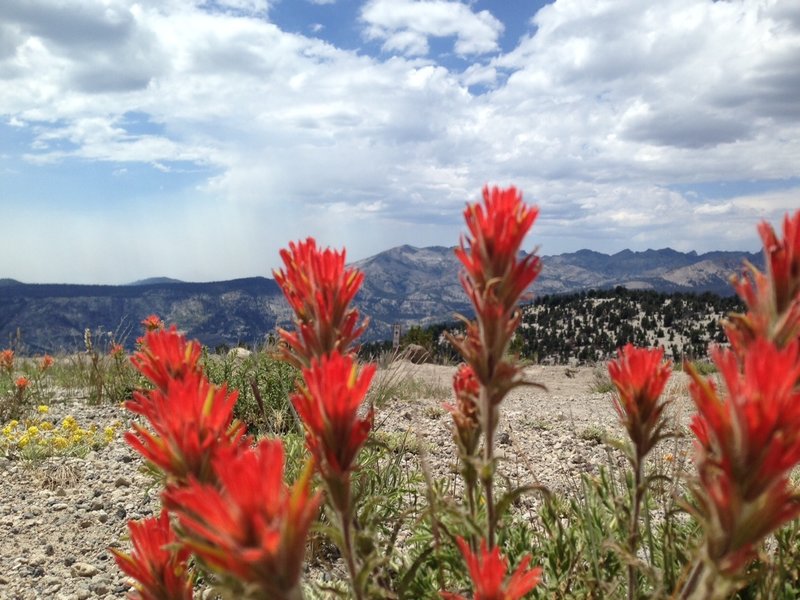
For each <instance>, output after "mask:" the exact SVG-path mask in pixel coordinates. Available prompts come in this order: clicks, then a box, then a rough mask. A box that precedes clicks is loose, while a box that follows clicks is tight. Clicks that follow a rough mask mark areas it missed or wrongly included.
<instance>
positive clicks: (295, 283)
mask: <svg viewBox="0 0 800 600" xmlns="http://www.w3.org/2000/svg"><path fill="white" fill-rule="evenodd" d="M281 258H282V259H283V264H284V266H285V268H284V269H281V270H276V271H273V275H274V276H275V281H276V282H277V283H278V285H279V286H280V287H281V289H282V290H283V293H284V295H285V296H286V299H287V300H288V301H289V305H290V306H291V307H292V309H293V310H294V312H295V315H296V318H297V328H298V331H297V332H296V333H290V332H288V331H284V330H281V331H280V334H281V337H282V338H283V339H284V340H285V341H286V343H287V344H288V345H289V347H290V348H291V349H292V350H293V351H294V352H293V353H290V352H287V353H286V357H287V359H289V360H290V362H292V363H293V364H295V366H298V367H308V366H309V364H310V363H311V359H312V358H314V357H316V358H319V357H321V356H323V355H326V354H330V353H331V352H333V351H334V350H338V351H339V352H341V353H343V354H344V353H347V352H348V351H349V347H350V345H351V344H352V343H353V341H354V340H355V339H356V338H357V337H358V336H360V335H361V334H362V333H363V332H364V330H365V329H366V322H364V323H362V324H361V325H360V326H359V325H358V318H359V315H358V311H357V310H355V309H354V308H350V303H351V302H352V300H353V298H354V297H355V295H356V293H357V292H358V289H359V288H360V287H361V283H362V281H363V280H364V275H363V273H361V272H359V271H358V270H357V269H348V268H346V267H345V251H344V250H342V251H341V252H337V251H335V250H331V249H330V248H326V249H325V250H321V249H319V248H317V244H316V242H315V241H314V239H313V238H308V239H306V241H304V242H298V243H290V244H289V249H288V250H281Z"/></svg>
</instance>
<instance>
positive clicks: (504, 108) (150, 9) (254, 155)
mask: <svg viewBox="0 0 800 600" xmlns="http://www.w3.org/2000/svg"><path fill="white" fill-rule="evenodd" d="M285 1H286V0H285ZM316 1H317V2H319V0H316ZM269 5H270V3H269V2H263V1H261V2H259V1H250V0H241V1H239V0H231V1H229V2H219V1H217V2H213V3H212V2H201V1H199V0H164V1H157V0H140V1H139V2H133V0H103V1H100V0H80V1H78V0H71V1H61V0H59V1H56V0H10V1H5V2H0V120H2V122H3V123H4V125H0V127H6V128H7V129H8V130H13V133H14V136H15V140H20V141H19V144H18V146H17V148H23V150H22V151H19V152H18V153H17V154H15V155H14V159H15V162H13V164H12V163H10V162H7V164H2V163H0V168H2V169H3V170H4V173H11V172H14V173H18V172H21V171H24V167H25V164H24V161H27V162H28V163H29V164H28V168H32V169H41V170H42V171H41V172H42V173H47V172H48V171H47V169H56V168H58V166H59V165H64V166H65V167H64V168H68V167H69V165H71V164H74V162H75V161H77V163H78V164H96V165H105V166H106V167H107V168H108V172H109V173H112V172H116V173H117V176H116V177H115V180H116V181H122V180H123V178H124V177H126V176H130V173H133V172H135V171H136V168H135V167H138V166H141V165H148V166H149V167H148V168H151V169H153V171H157V172H159V173H160V172H161V171H169V173H170V174H173V175H174V174H179V173H181V172H184V171H186V170H187V169H189V170H193V172H194V173H196V176H195V177H193V178H192V179H191V181H190V182H189V183H187V184H186V186H185V187H184V189H182V190H181V194H180V197H179V198H170V197H167V196H163V195H158V196H157V198H158V205H159V206H161V205H163V206H165V207H167V206H169V207H173V208H171V209H170V210H169V211H166V210H165V212H169V214H170V215H173V216H176V218H178V215H181V214H183V212H185V211H191V210H192V207H193V206H197V207H202V210H199V209H198V212H197V214H196V215H195V217H194V218H193V220H192V223H191V225H192V227H195V228H196V229H197V230H198V231H202V232H205V233H207V234H208V235H213V233H214V232H215V231H220V230H224V231H236V230H241V231H244V232H246V233H245V234H243V235H238V236H234V239H236V240H237V242H241V243H242V244H243V245H245V244H247V243H249V242H247V240H255V239H260V240H267V241H260V242H259V246H258V252H259V253H260V254H261V255H262V256H277V248H279V247H280V246H282V245H284V244H285V243H286V241H287V240H288V239H292V238H296V237H302V236H305V235H309V234H311V235H317V236H318V237H319V238H320V239H321V240H323V241H325V242H326V243H331V244H334V245H342V244H345V243H347V244H348V246H350V247H351V248H352V249H351V256H353V258H360V257H363V256H366V255H368V254H371V253H374V252H376V251H379V250H382V249H385V248H386V247H387V246H389V245H392V244H395V243H397V244H399V243H416V244H418V245H426V244H449V243H453V242H455V240H456V239H457V234H458V230H459V228H460V222H459V221H460V209H461V208H462V207H463V203H464V201H465V200H468V199H475V198H477V196H478V191H479V189H480V187H481V186H482V185H483V184H484V183H486V182H490V183H497V184H501V185H508V184H511V183H515V184H517V185H518V186H519V187H520V188H522V189H523V190H525V192H526V197H527V198H528V199H529V200H531V201H536V202H538V203H539V204H540V205H541V207H542V213H541V214H542V216H541V219H540V222H539V223H537V226H536V234H535V235H536V236H539V238H538V239H540V240H541V243H542V246H543V251H545V252H548V253H556V252H561V251H565V250H574V249H577V248H579V247H584V246H587V245H588V246H591V247H593V248H594V249H598V250H604V251H614V250H619V249H621V248H624V247H628V246H633V247H637V248H641V247H645V248H646V247H660V246H667V245H670V246H673V247H676V248H679V249H691V248H696V249H712V248H714V247H728V248H730V247H735V246H736V244H739V245H740V246H741V244H747V245H748V247H754V246H755V245H756V237H755V233H754V231H755V230H754V223H755V221H756V220H757V219H759V218H767V219H770V220H774V219H777V218H778V217H779V216H780V213H781V212H782V211H785V210H788V209H791V208H798V207H800V197H799V196H798V194H797V190H796V189H793V190H792V191H791V192H786V193H779V192H774V191H771V192H769V193H764V194H756V193H753V194H749V195H748V196H741V197H726V198H706V197H704V196H703V195H702V193H698V194H691V193H689V191H687V190H691V189H692V186H695V185H701V184H704V183H708V182H719V181H730V182H733V183H735V182H736V181H764V180H787V181H791V180H792V179H793V178H797V177H798V176H800V173H799V172H798V165H799V164H800V108H798V107H800V103H798V102H797V98H798V94H799V93H800V76H799V75H798V72H799V71H798V69H797V68H796V65H797V64H800V10H799V9H797V8H795V7H794V4H792V3H785V2H771V1H767V0H765V1H764V2H758V3H756V2H748V1H745V2H736V3H731V2H711V1H710V0H709V1H701V2H687V1H686V0H664V1H663V2H659V3H642V2H639V1H638V0H624V1H620V2H581V1H578V0H557V1H556V2H555V3H553V4H550V5H547V6H545V7H544V8H543V9H541V10H540V11H539V12H538V13H536V14H535V15H532V14H531V15H529V16H530V17H531V18H532V21H531V24H532V28H531V32H530V33H529V34H528V35H526V36H525V37H523V38H522V39H521V40H520V41H519V43H518V44H517V45H516V46H515V47H514V48H513V49H512V50H510V51H509V52H505V53H503V52H501V51H500V50H499V48H498V40H499V39H500V35H501V34H502V31H503V27H502V24H501V23H500V21H499V20H498V19H497V18H496V17H494V16H493V15H492V14H490V13H489V12H488V11H485V10H484V11H480V12H478V11H475V10H474V9H473V7H472V5H470V4H467V3H465V2H455V1H453V0H447V1H446V0H424V1H422V0H420V1H416V2H413V1H411V0H369V1H367V2H365V3H364V4H363V7H362V9H361V11H360V13H359V18H360V21H359V23H358V24H354V25H360V26H362V27H363V28H364V33H365V35H366V36H368V37H369V38H370V39H374V40H378V41H379V42H381V43H382V44H383V46H384V50H385V51H386V53H384V54H378V55H376V56H370V55H369V54H368V53H367V52H366V51H365V50H363V49H361V50H346V49H342V48H339V47H336V46H335V45H333V44H331V43H328V42H325V41H323V40H321V39H318V38H315V37H309V36H304V35H299V34H297V33H290V32H287V31H284V30H282V29H281V27H280V26H279V25H278V24H276V23H275V22H271V21H270V20H269V14H270V13H269V8H270V6H269ZM316 18H317V16H315V19H316ZM309 25H311V24H309ZM432 38H452V39H453V40H454V43H453V49H454V52H456V53H457V54H460V55H462V57H467V58H469V61H466V65H465V66H464V67H463V68H456V67H453V66H446V65H445V64H443V63H442V62H441V60H440V59H439V58H438V57H429V56H428V54H429V50H430V46H429V44H430V42H431V40H432ZM470 63H471V64H470ZM131 115H138V116H137V117H136V118H133V119H132V118H131ZM0 133H2V132H0ZM23 140H24V141H23ZM0 151H2V152H3V155H0V156H7V155H8V153H9V152H10V150H9V148H8V147H6V146H0ZM3 160H6V159H5V158H3ZM71 161H73V162H71ZM31 164H33V165H35V166H33V167H31V166H30V165H31ZM126 169H127V171H126ZM734 187H735V186H734ZM786 187H787V188H790V187H792V186H791V185H788V184H787V186H786ZM15 189H16V188H15ZM676 189H680V190H683V191H676ZM148 193H150V192H148ZM735 195H736V194H735V192H732V193H731V194H729V196H735ZM14 198H16V199H14ZM14 198H11V197H10V196H8V202H15V203H16V204H15V205H16V206H23V205H24V204H25V202H26V201H27V196H25V194H24V193H23V192H21V191H16V192H15V196H14ZM4 200H5V198H4ZM147 201H148V202H155V200H153V197H149V199H147ZM126 202H127V203H130V204H131V206H135V205H136V203H137V202H144V200H142V199H141V198H136V197H133V196H127V195H125V193H123V192H120V196H119V198H118V199H115V201H114V202H113V203H112V202H111V201H109V205H111V204H114V205H115V206H118V205H120V204H124V203H126ZM758 207H761V208H760V209H759V208H758ZM764 207H767V208H764ZM131 210H133V209H131ZM759 211H760V212H759ZM103 218H104V219H105V220H104V221H103V223H104V224H107V223H108V222H109V221H113V219H114V217H112V216H104V217H103ZM221 219H222V220H224V221H225V223H226V224H225V226H224V227H223V226H218V225H219V222H220V220H221ZM33 222H35V221H27V220H19V221H15V225H14V227H15V228H18V231H19V232H20V235H28V236H34V235H36V233H35V231H34V230H33V229H32V228H31V227H32V226H31V225H27V224H26V223H33ZM68 222H71V221H68ZM75 222H76V223H77V221H75ZM255 224H258V225H255ZM120 227H122V226H120ZM112 229H113V228H112ZM115 231H117V230H115ZM120 231H121V229H120V230H119V231H117V233H116V234H115V235H116V236H117V237H119V235H121V233H120ZM182 232H184V233H182ZM184 234H185V235H187V236H188V235H189V234H188V233H185V227H181V228H179V229H178V230H177V232H176V233H175V236H176V240H175V242H174V245H175V246H176V247H177V246H178V245H179V244H180V243H181V240H180V236H181V235H184ZM193 235H194V234H193ZM54 239H55V238H54ZM192 239H193V240H194V239H195V238H194V237H193V238H192ZM751 241H752V243H751ZM164 244H166V242H163V243H160V245H158V247H159V252H162V253H163V252H164V251H165V250H164V248H165V246H164ZM701 245H702V246H701ZM192 248H194V249H195V250H196V251H197V252H199V253H200V257H197V258H196V260H197V262H199V263H203V262H205V264H207V265H209V268H211V265H214V268H215V269H217V268H222V267H220V266H219V264H220V263H219V261H217V260H216V258H214V257H213V256H212V254H213V253H214V251H215V246H214V245H212V244H208V245H207V246H202V245H200V244H195V242H194V241H193V242H192ZM120 252H122V250H120ZM153 256H156V254H154V255H153ZM237 256H239V258H240V260H241V261H243V264H246V265H247V266H248V267H249V268H255V266H254V265H255V264H256V262H257V261H256V260H255V259H254V258H253V251H252V248H250V247H249V246H247V247H246V248H244V249H243V250H242V251H241V252H240V253H239V254H238V255H237ZM15 260H16V259H15ZM131 260H133V259H131ZM136 260H137V261H138V260H144V259H143V258H142V257H141V256H138V255H137V257H136ZM259 260H261V261H262V264H264V268H263V269H262V270H260V271H258V272H261V273H264V274H266V273H268V272H269V271H268V268H269V267H270V266H272V265H271V264H269V263H268V260H269V259H266V258H261V259H259ZM38 262H39V263H41V262H42V261H38ZM31 264H33V263H31ZM65 264H66V263H65ZM60 268H66V267H64V265H61V267H60ZM8 270H9V266H8V265H7V264H4V263H0V275H4V274H5V273H6V272H7V271H8ZM160 271H164V269H160V270H159V272H160ZM251 272H252V271H251ZM149 274H152V273H138V274H137V276H138V275H141V276H147V275H149ZM167 274H170V275H174V276H182V277H183V276H185V275H182V274H179V273H177V272H174V273H173V272H170V273H167ZM225 275H226V273H224V272H220V273H218V274H216V275H213V274H208V275H207V277H216V278H219V277H221V276H225ZM195 276H197V277H202V275H199V274H196V275H195ZM20 278H22V279H26V277H25V276H24V274H23V276H22V277H20ZM133 278H135V277H132V278H131V279H133ZM125 279H127V278H125ZM123 280H124V279H123Z"/></svg>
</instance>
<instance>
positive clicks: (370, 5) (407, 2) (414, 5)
mask: <svg viewBox="0 0 800 600" xmlns="http://www.w3.org/2000/svg"><path fill="white" fill-rule="evenodd" d="M361 20H362V21H363V22H364V23H365V25H366V29H365V32H364V33H365V35H366V37H367V38H368V39H378V40H384V42H383V49H384V50H385V51H387V52H399V53H401V54H406V55H409V56H418V55H425V54H427V53H428V38H430V37H455V38H456V41H455V45H454V50H455V52H456V54H458V55H461V56H468V55H476V54H485V53H487V52H494V51H496V50H497V49H498V45H497V39H498V37H499V36H500V34H501V33H502V31H503V24H502V23H501V22H500V21H499V20H498V19H497V18H495V17H494V16H493V15H492V14H491V13H490V12H489V11H488V10H482V11H480V12H477V13H476V12H473V11H472V9H471V8H470V7H469V6H467V5H466V4H462V3H461V2H458V1H455V0H369V2H367V3H366V4H365V6H364V7H363V8H362V10H361Z"/></svg>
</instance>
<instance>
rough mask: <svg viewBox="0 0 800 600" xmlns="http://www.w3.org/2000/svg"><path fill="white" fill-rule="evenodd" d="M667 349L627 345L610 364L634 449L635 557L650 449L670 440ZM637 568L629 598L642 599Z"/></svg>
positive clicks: (631, 544) (617, 404)
mask: <svg viewBox="0 0 800 600" xmlns="http://www.w3.org/2000/svg"><path fill="white" fill-rule="evenodd" d="M663 358H664V350H663V348H657V349H650V348H636V347H635V346H633V345H632V344H626V345H625V346H624V347H622V348H620V349H619V351H618V353H617V358H616V359H614V360H612V361H611V362H609V363H608V374H609V376H610V377H611V381H612V383H613V384H614V386H615V387H616V388H617V394H616V395H615V396H614V408H615V409H616V411H617V415H618V416H619V420H620V423H622V426H623V427H625V429H626V430H627V432H628V436H629V437H630V438H631V442H632V443H633V448H632V450H631V451H630V452H629V454H628V460H630V462H631V466H632V467H633V471H634V479H633V494H632V498H631V511H630V515H631V519H630V524H629V529H628V551H629V552H630V553H631V555H635V554H636V551H637V548H638V544H639V515H640V511H641V505H642V501H643V499H644V494H645V491H646V489H647V480H646V479H645V477H644V459H645V457H646V456H647V454H648V453H649V452H650V450H652V449H653V447H654V446H655V445H656V444H657V443H658V442H659V441H660V440H662V439H664V438H665V437H666V434H664V433H663V430H664V427H666V424H667V422H666V419H665V418H664V408H665V407H666V406H667V402H666V401H664V402H661V401H659V397H660V396H661V392H663V391H664V386H665V385H666V383H667V380H668V379H669V376H670V373H671V371H672V369H671V367H672V365H671V363H669V362H663ZM637 587H638V576H637V569H636V565H634V564H633V563H629V564H628V598H629V599H633V598H637V597H638V590H637Z"/></svg>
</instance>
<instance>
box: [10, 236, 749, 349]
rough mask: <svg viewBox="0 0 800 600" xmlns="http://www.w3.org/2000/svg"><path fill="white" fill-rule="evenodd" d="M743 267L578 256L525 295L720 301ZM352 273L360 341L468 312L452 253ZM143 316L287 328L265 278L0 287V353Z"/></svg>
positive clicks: (68, 339) (236, 331) (650, 256)
mask: <svg viewBox="0 0 800 600" xmlns="http://www.w3.org/2000/svg"><path fill="white" fill-rule="evenodd" d="M743 260H748V261H750V262H753V263H754V264H756V265H758V266H760V265H761V256H760V255H759V254H754V253H748V252H709V253H705V254H697V253H695V252H688V253H684V252H678V251H675V250H672V249H669V248H665V249H662V250H647V251H644V252H632V251H630V250H624V251H622V252H618V253H617V254H613V255H608V254H603V253H600V252H594V251H591V250H580V251H578V252H573V253H568V254H560V255H556V256H545V257H543V258H542V264H543V270H542V273H541V275H540V276H539V278H538V279H537V280H536V282H535V283H534V286H533V288H532V291H533V292H534V294H536V295H544V294H558V293H567V292H574V291H580V290H589V289H602V288H611V287H616V286H624V287H627V288H630V289H651V290H656V291H661V292H694V293H701V292H713V293H716V294H720V295H729V294H731V293H732V290H731V288H730V285H729V283H728V280H729V278H730V276H731V275H732V274H733V273H736V272H739V271H740V270H741V266H742V262H743ZM353 266H355V267H357V268H359V269H361V270H362V271H363V272H364V275H365V279H364V285H363V287H362V289H361V291H360V292H359V294H358V296H357V297H356V305H357V306H358V308H359V309H360V310H361V312H362V314H363V315H365V316H368V317H369V318H370V326H369V329H368V332H367V334H366V336H365V339H366V340H369V339H385V338H388V337H389V336H390V332H391V326H392V324H393V323H398V322H399V323H401V324H403V326H404V327H408V326H410V325H415V324H421V325H427V324H431V323H436V322H441V321H446V320H451V319H452V318H453V315H454V314H455V313H462V314H465V315H469V313H470V306H469V304H468V302H467V298H466V295H465V294H464V291H463V290H462V288H461V284H460V282H459V279H458V273H459V271H460V263H459V262H458V260H457V259H456V257H455V255H454V253H453V249H452V248H446V247H442V246H433V247H427V248H415V247H413V246H398V247H396V248H392V249H390V250H387V251H385V252H381V253H379V254H376V255H375V256H372V257H370V258H367V259H364V260H361V261H358V262H355V263H353ZM151 313H155V314H158V315H159V316H161V317H162V318H163V319H164V320H165V321H166V322H167V323H176V324H177V325H178V326H179V328H180V329H181V330H183V331H185V332H186V333H187V335H189V336H190V337H193V338H197V339H199V340H200V341H201V342H202V343H204V344H206V345H208V346H210V347H212V348H213V347H216V346H218V345H223V344H224V345H229V346H231V345H236V344H238V343H246V344H254V343H260V342H263V341H264V340H265V339H266V337H267V336H268V335H269V334H270V333H274V331H275V328H276V326H284V327H288V326H290V324H291V312H290V310H289V307H288V305H287V304H286V301H285V300H284V298H283V295H282V294H281V292H280V289H279V288H278V286H277V284H276V283H275V282H274V281H273V280H271V279H267V278H264V277H252V278H246V279H234V280H230V281H220V282H210V283H187V282H181V281H177V280H174V279H169V278H167V277H158V278H152V279H147V280H142V281H137V282H135V283H133V284H130V285H120V286H108V285H70V284H25V283H20V282H18V281H15V280H10V279H0V336H2V337H0V340H2V342H0V345H2V344H3V343H6V342H8V343H11V342H12V341H13V340H14V339H15V337H16V336H17V332H18V331H19V332H20V334H21V339H22V343H23V346H22V348H21V350H22V351H24V352H28V353H41V352H45V351H47V352H56V351H59V350H78V349H82V346H83V333H84V330H85V329H86V328H90V329H92V330H93V331H95V332H100V331H102V332H105V333H103V334H102V336H103V338H102V339H103V343H108V341H109V340H110V338H111V337H112V336H109V335H108V334H109V332H110V333H111V334H113V337H114V339H115V340H116V341H119V342H122V343H125V344H126V345H127V346H128V347H131V346H132V343H133V341H134V339H135V338H136V337H137V336H138V335H139V321H141V320H142V319H143V318H144V317H146V316H147V315H149V314H151Z"/></svg>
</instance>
